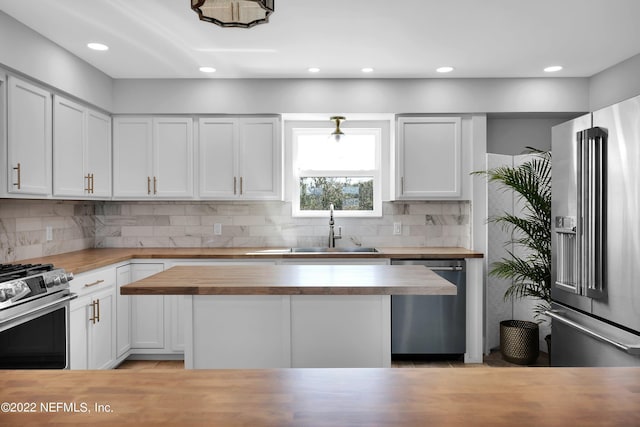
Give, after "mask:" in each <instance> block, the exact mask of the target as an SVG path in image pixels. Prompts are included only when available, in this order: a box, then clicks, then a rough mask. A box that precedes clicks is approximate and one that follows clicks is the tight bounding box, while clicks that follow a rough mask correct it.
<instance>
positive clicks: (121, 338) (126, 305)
mask: <svg viewBox="0 0 640 427" xmlns="http://www.w3.org/2000/svg"><path fill="white" fill-rule="evenodd" d="M116 282H117V288H118V290H117V293H118V294H117V296H116V318H117V320H116V324H117V330H116V356H117V357H118V358H120V357H123V356H124V355H126V354H127V352H128V351H129V350H131V298H132V297H131V296H130V295H120V288H121V287H122V286H124V285H126V284H129V283H131V266H130V265H129V264H127V265H123V266H120V267H118V268H116Z"/></svg>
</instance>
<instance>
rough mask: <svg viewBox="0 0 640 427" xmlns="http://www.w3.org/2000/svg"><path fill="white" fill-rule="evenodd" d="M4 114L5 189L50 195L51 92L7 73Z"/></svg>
mask: <svg viewBox="0 0 640 427" xmlns="http://www.w3.org/2000/svg"><path fill="white" fill-rule="evenodd" d="M7 118H8V120H7V142H8V149H7V154H8V163H9V164H8V167H7V172H8V181H7V187H8V188H7V191H8V192H9V193H16V194H32V195H39V196H48V195H50V194H51V94H50V93H49V92H47V91H45V90H43V89H41V88H39V87H37V86H34V85H32V84H29V83H27V82H24V81H22V80H20V79H17V78H15V77H13V76H9V79H8V104H7Z"/></svg>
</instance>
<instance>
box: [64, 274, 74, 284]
mask: <svg viewBox="0 0 640 427" xmlns="http://www.w3.org/2000/svg"><path fill="white" fill-rule="evenodd" d="M64 277H65V279H67V282H70V281H72V280H73V273H66V274H65V275H64Z"/></svg>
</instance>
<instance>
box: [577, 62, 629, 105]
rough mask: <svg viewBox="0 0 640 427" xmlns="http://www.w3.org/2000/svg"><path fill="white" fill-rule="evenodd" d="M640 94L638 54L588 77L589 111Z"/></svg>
mask: <svg viewBox="0 0 640 427" xmlns="http://www.w3.org/2000/svg"><path fill="white" fill-rule="evenodd" d="M636 95H640V54H638V55H636V56H634V57H632V58H629V59H627V60H626V61H623V62H621V63H619V64H617V65H614V66H613V67H611V68H608V69H606V70H604V71H602V72H600V73H598V74H595V75H594V76H592V77H591V78H590V79H589V98H590V100H589V111H595V110H598V109H600V108H602V107H606V106H607V105H611V104H615V103H616V102H620V101H623V100H625V99H628V98H631V97H634V96H636Z"/></svg>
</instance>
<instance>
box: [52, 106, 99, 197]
mask: <svg viewBox="0 0 640 427" xmlns="http://www.w3.org/2000/svg"><path fill="white" fill-rule="evenodd" d="M53 195H54V196H64V197H82V198H109V197H111V118H110V117H109V116H106V115H104V114H101V113H99V112H97V111H93V110H90V109H88V108H86V107H84V106H82V105H80V104H77V103H75V102H72V101H69V100H67V99H65V98H63V97H60V96H55V97H54V100H53Z"/></svg>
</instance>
